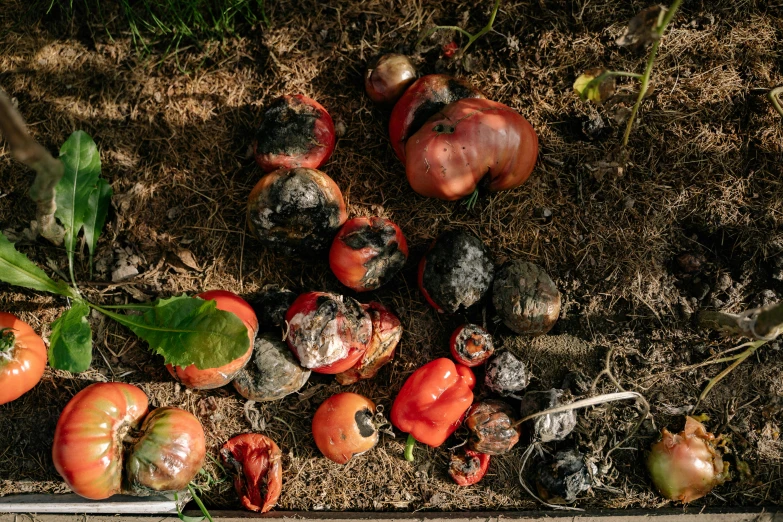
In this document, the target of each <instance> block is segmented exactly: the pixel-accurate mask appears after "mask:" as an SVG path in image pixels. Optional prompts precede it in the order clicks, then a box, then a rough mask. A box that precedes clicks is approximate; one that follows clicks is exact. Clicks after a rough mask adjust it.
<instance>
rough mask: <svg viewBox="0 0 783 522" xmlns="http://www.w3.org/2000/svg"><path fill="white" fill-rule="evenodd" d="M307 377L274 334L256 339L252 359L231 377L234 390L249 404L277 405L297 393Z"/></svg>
mask: <svg viewBox="0 0 783 522" xmlns="http://www.w3.org/2000/svg"><path fill="white" fill-rule="evenodd" d="M309 377H310V370H307V369H305V368H302V366H301V365H300V364H299V362H298V361H297V360H296V358H295V357H294V356H293V354H292V353H291V350H290V349H289V348H288V345H286V344H285V343H284V342H283V341H281V340H280V339H279V337H278V336H275V335H273V334H264V335H261V336H259V337H257V338H256V342H255V346H254V348H253V359H252V360H251V361H250V364H248V365H247V366H245V367H244V368H243V369H242V370H240V371H239V373H237V375H236V377H234V388H236V390H237V391H238V392H239V394H240V395H242V397H244V398H246V399H250V400H251V401H276V400H278V399H282V398H283V397H285V396H286V395H290V394H291V393H294V392H297V391H299V390H300V389H301V388H302V386H304V385H305V383H306V382H307V379H308V378H309Z"/></svg>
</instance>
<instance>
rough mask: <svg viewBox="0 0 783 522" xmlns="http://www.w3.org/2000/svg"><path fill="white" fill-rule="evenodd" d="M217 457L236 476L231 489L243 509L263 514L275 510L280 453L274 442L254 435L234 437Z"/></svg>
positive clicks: (280, 486) (279, 485)
mask: <svg viewBox="0 0 783 522" xmlns="http://www.w3.org/2000/svg"><path fill="white" fill-rule="evenodd" d="M220 457H221V459H222V460H223V465H224V466H225V467H226V468H228V469H230V470H233V471H234V472H235V473H236V476H235V478H234V489H236V492H237V495H239V498H240V499H241V501H242V505H243V506H244V507H245V509H249V510H250V511H260V512H261V513H266V512H267V511H269V510H271V509H272V508H273V507H275V504H277V499H279V498H280V493H281V491H282V490H283V465H282V463H281V461H282V459H283V454H282V452H281V451H280V448H279V447H278V446H277V444H275V441H273V440H272V439H270V438H269V437H266V436H264V435H260V434H258V433H245V434H242V435H237V436H236V437H233V438H232V439H230V440H229V441H228V442H226V443H225V444H224V445H223V447H222V448H221V449H220ZM262 489H266V493H265V494H264V498H263V499H262V498H261V492H262Z"/></svg>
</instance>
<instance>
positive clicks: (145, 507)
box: [0, 493, 190, 515]
mask: <svg viewBox="0 0 783 522" xmlns="http://www.w3.org/2000/svg"><path fill="white" fill-rule="evenodd" d="M189 498H190V497H189V496H188V499H189ZM180 500H185V499H182V497H180ZM0 513H110V514H135V515H142V514H145V515H152V514H174V515H176V514H177V505H176V502H174V496H173V495H159V496H155V497H133V496H129V495H114V496H113V497H109V498H107V499H106V500H89V499H86V498H84V497H80V496H79V495H76V494H73V493H69V494H64V495H34V494H33V495H8V496H5V497H0Z"/></svg>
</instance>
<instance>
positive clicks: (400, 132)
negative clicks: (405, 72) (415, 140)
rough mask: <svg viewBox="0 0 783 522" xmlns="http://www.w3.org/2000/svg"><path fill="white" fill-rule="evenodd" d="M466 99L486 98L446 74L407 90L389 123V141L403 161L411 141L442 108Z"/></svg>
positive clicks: (420, 81) (428, 79) (419, 82)
mask: <svg viewBox="0 0 783 522" xmlns="http://www.w3.org/2000/svg"><path fill="white" fill-rule="evenodd" d="M463 98H484V95H483V94H481V92H479V91H478V89H476V88H475V87H473V86H472V85H470V84H469V83H468V82H466V81H465V80H460V79H457V78H452V77H451V76H448V75H445V74H429V75H427V76H422V77H421V78H419V79H418V80H416V81H415V82H414V83H413V85H411V86H410V87H408V90H407V91H405V94H403V95H402V98H400V99H399V101H398V102H397V103H396V104H395V105H394V109H393V110H392V113H391V117H390V119H389V139H390V140H391V145H392V148H393V149H394V153H395V154H396V155H397V157H398V158H399V159H400V161H402V162H403V163H405V143H406V142H407V141H408V139H409V138H410V137H411V136H413V134H414V133H415V132H416V131H418V130H419V129H420V128H421V126H422V125H424V123H425V122H426V121H427V120H429V119H430V118H431V117H432V116H434V115H435V114H437V113H438V111H440V110H441V109H442V108H443V107H445V106H446V105H448V104H450V103H452V102H455V101H457V100H461V99H463Z"/></svg>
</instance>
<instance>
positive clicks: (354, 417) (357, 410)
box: [313, 392, 378, 464]
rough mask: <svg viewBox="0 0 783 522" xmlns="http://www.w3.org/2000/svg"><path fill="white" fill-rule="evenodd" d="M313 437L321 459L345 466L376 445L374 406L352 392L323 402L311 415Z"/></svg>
mask: <svg viewBox="0 0 783 522" xmlns="http://www.w3.org/2000/svg"><path fill="white" fill-rule="evenodd" d="M313 438H314V439H315V445H316V446H318V449H319V450H321V453H323V455H324V457H326V458H328V459H329V460H332V461H334V462H336V463H338V464H345V463H347V462H348V461H349V460H351V458H352V457H353V456H354V455H361V454H362V453H364V452H366V451H369V450H371V449H372V448H374V447H375V445H376V444H378V427H377V425H376V421H375V404H374V403H373V402H372V401H371V400H370V399H368V398H366V397H363V396H361V395H359V394H356V393H348V392H343V393H338V394H337V395H332V396H331V397H329V398H328V399H326V400H325V401H324V402H323V403H322V404H321V405H320V406H319V407H318V409H317V410H316V412H315V415H314V416H313Z"/></svg>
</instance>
